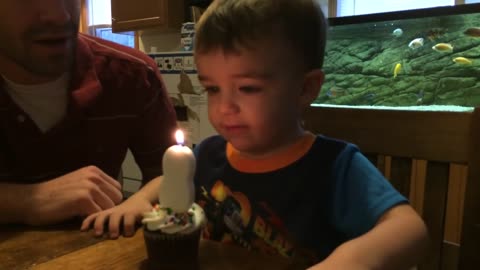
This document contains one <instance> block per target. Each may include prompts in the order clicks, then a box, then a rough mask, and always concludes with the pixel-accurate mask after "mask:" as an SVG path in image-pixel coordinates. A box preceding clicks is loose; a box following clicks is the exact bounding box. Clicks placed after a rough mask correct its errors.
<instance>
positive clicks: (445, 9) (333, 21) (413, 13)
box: [327, 3, 480, 26]
mask: <svg viewBox="0 0 480 270" xmlns="http://www.w3.org/2000/svg"><path fill="white" fill-rule="evenodd" d="M479 12H480V3H474V4H463V5H455V6H440V7H432V8H422V9H410V10H402V11H392V12H382V13H372V14H363V15H354V16H343V17H330V18H328V19H327V20H328V24H329V26H336V25H348V24H361V23H369V22H382V21H395V20H405V19H418V18H428V17H437V16H449V15H459V14H470V13H479Z"/></svg>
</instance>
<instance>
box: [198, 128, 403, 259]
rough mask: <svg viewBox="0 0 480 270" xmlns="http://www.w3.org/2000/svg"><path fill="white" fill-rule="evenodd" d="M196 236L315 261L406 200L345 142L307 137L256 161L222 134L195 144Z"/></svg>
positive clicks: (370, 226)
mask: <svg viewBox="0 0 480 270" xmlns="http://www.w3.org/2000/svg"><path fill="white" fill-rule="evenodd" d="M195 154H196V156H197V170H196V175H195V186H196V201H197V202H198V203H199V204H200V205H201V206H202V207H203V208H204V210H205V213H206V215H207V219H208V225H207V226H206V229H205V231H204V237H206V238H208V239H212V240H217V241H221V242H225V243H235V244H238V245H240V246H243V247H246V248H249V249H253V250H261V251H263V252H266V253H278V254H281V255H283V256H287V257H295V258H297V259H298V258H300V259H301V260H305V261H308V262H309V263H316V262H318V261H321V260H323V259H324V258H326V257H327V256H328V255H329V254H330V253H331V252H332V251H333V250H334V249H335V248H336V247H338V246H339V245H340V244H342V243H344V242H346V241H348V240H350V239H353V238H355V237H357V236H360V235H362V234H364V233H366V232H367V231H369V230H370V229H371V228H373V226H374V225H375V224H376V222H377V221H378V220H379V218H380V217H381V216H382V214H383V213H385V212H386V211H387V210H389V209H390V208H392V207H393V206H395V205H398V204H400V203H406V202H407V200H406V199H405V197H403V196H402V195H401V194H400V193H399V192H397V191H396V190H395V189H394V188H393V187H392V186H391V185H390V183H389V182H388V181H387V180H386V179H385V178H384V177H383V176H382V175H381V174H380V172H379V171H378V170H377V169H376V168H375V167H374V166H373V165H372V164H371V163H370V161H369V160H368V159H367V158H365V156H363V155H362V154H361V153H360V152H359V150H358V148H357V147H356V146H354V145H352V144H349V143H346V142H343V141H339V140H335V139H331V138H327V137H324V136H314V135H313V134H311V133H309V134H308V135H306V136H305V137H304V138H303V139H302V140H301V141H299V142H298V143H296V144H295V145H293V146H292V147H290V149H286V150H285V151H283V152H282V153H279V154H278V155H276V156H275V157H271V158H269V159H264V160H249V159H246V158H244V157H241V156H240V155H238V152H236V150H235V149H233V147H232V146H231V145H230V144H228V143H227V142H226V141H225V140H224V139H223V138H222V137H220V136H213V137H210V138H208V139H206V140H204V141H203V142H202V143H201V144H200V145H198V146H197V147H196V148H195Z"/></svg>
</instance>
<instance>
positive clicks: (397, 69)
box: [393, 63, 402, 79]
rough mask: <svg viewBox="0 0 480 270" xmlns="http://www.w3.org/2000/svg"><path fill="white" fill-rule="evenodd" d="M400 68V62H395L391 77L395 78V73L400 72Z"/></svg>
mask: <svg viewBox="0 0 480 270" xmlns="http://www.w3.org/2000/svg"><path fill="white" fill-rule="evenodd" d="M401 69H402V64H400V63H397V64H396V65H395V68H394V69H393V78H394V79H395V78H397V75H398V73H399V72H400V70H401Z"/></svg>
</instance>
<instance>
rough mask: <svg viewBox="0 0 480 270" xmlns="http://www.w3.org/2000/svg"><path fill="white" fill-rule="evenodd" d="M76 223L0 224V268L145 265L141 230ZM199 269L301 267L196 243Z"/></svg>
mask: <svg viewBox="0 0 480 270" xmlns="http://www.w3.org/2000/svg"><path fill="white" fill-rule="evenodd" d="M79 228H80V225H79V224H78V223H71V224H62V225H57V226H50V227H28V226H4V225H2V226H0V269H2V270H17V269H19V270H20V269H21V270H23V269H31V270H44V269H48V270H56V269H61V270H69V269H75V270H77V269H80V270H81V269H88V270H90V269H92V270H93V269H94V270H100V269H108V270H110V269H129V270H131V269H146V265H147V264H146V250H145V245H144V242H143V231H142V230H141V229H139V230H138V231H137V232H136V233H135V236H133V237H129V238H124V237H120V238H119V239H116V240H109V239H106V238H95V237H93V235H92V233H90V232H80V231H79ZM199 253H200V255H199V264H200V269H201V270H216V269H232V270H235V269H242V270H244V269H302V268H303V269H305V267H299V266H295V265H294V264H292V263H290V262H289V261H287V260H286V259H284V258H282V257H276V256H266V255H262V254H258V253H254V252H250V251H248V250H246V249H242V248H238V247H234V246H227V245H221V244H219V243H216V242H213V241H207V240H202V241H201V242H200V251H199Z"/></svg>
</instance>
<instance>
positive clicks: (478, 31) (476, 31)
mask: <svg viewBox="0 0 480 270" xmlns="http://www.w3.org/2000/svg"><path fill="white" fill-rule="evenodd" d="M463 33H464V34H465V35H467V36H470V37H480V27H470V28H468V29H467V30H465V32H463Z"/></svg>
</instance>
